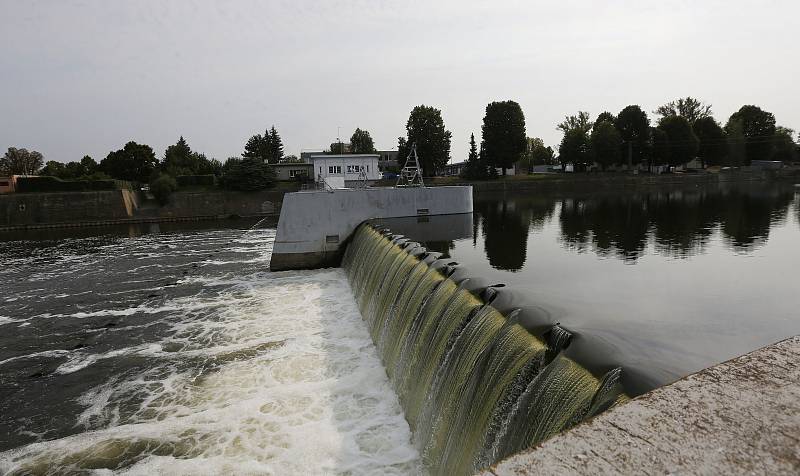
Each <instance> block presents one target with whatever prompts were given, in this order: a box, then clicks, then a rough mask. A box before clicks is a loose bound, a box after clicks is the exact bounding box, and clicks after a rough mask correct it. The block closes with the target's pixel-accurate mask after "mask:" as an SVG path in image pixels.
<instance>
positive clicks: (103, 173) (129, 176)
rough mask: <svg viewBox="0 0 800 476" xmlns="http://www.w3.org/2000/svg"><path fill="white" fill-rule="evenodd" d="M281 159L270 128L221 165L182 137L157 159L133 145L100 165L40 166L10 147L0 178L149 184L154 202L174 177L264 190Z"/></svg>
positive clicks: (0, 163)
mask: <svg viewBox="0 0 800 476" xmlns="http://www.w3.org/2000/svg"><path fill="white" fill-rule="evenodd" d="M292 158H293V157H289V158H287V159H289V160H292ZM282 159H284V156H283V143H282V141H281V137H280V135H279V134H278V131H277V130H276V129H275V126H272V127H271V128H269V129H267V130H266V132H265V133H264V134H263V135H262V134H255V135H253V136H251V137H250V138H249V139H248V140H247V142H246V143H245V146H244V151H243V152H242V155H241V157H230V158H228V159H227V160H226V161H225V162H224V163H223V162H220V161H219V160H217V159H213V158H211V159H209V158H208V157H206V155H205V154H203V153H200V152H196V151H194V150H192V148H191V147H190V146H189V144H188V142H187V141H186V139H184V138H183V136H181V137H180V138H179V139H178V141H177V142H176V143H175V144H173V145H170V146H169V147H167V148H166V150H165V151H164V155H163V157H162V158H161V159H160V160H159V159H158V158H157V157H156V154H155V152H154V151H153V148H152V147H150V146H149V145H147V144H140V143H137V142H135V141H129V142H128V143H126V144H125V145H124V146H123V147H122V148H121V149H118V150H114V151H111V152H109V153H108V155H106V157H105V158H104V159H102V160H101V161H100V162H99V163H98V162H97V161H95V160H94V159H93V158H92V157H90V156H88V155H87V156H84V157H83V158H82V159H81V160H80V161H73V162H68V163H62V162H57V161H54V160H51V161H47V162H46V163H45V162H44V157H43V156H42V154H41V153H39V152H37V151H28V150H27V149H17V148H14V147H10V148H9V149H8V151H7V152H6V153H5V155H4V156H3V157H2V158H0V175H33V174H39V175H48V176H53V177H57V178H60V179H62V180H102V179H117V180H127V181H131V182H136V183H142V184H144V183H149V184H150V189H151V191H152V192H153V193H154V195H156V198H158V199H159V200H161V201H165V200H166V197H168V196H169V194H170V193H171V192H172V191H174V190H176V189H177V187H178V184H177V180H176V178H178V177H181V176H214V177H215V180H216V181H218V182H219V184H220V185H221V186H222V187H224V188H228V189H232V190H243V191H250V190H261V189H265V188H269V187H271V186H272V185H273V184H274V181H275V172H274V171H273V170H272V168H271V167H269V164H275V163H278V162H280V161H281V160H282ZM294 160H297V159H296V157H294Z"/></svg>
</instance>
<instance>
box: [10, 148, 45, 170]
mask: <svg viewBox="0 0 800 476" xmlns="http://www.w3.org/2000/svg"><path fill="white" fill-rule="evenodd" d="M42 165H44V156H42V154H41V153H39V152H36V151H35V150H31V151H29V150H28V149H17V148H15V147H9V148H8V151H7V152H6V153H5V155H4V156H3V157H2V158H0V175H33V174H35V173H36V172H38V171H39V169H41V168H42Z"/></svg>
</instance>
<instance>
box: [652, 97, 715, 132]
mask: <svg viewBox="0 0 800 476" xmlns="http://www.w3.org/2000/svg"><path fill="white" fill-rule="evenodd" d="M653 114H657V115H659V116H661V117H662V118H664V117H669V116H680V117H683V118H685V119H686V120H687V121H689V124H691V125H694V123H695V122H696V121H697V120H698V119H704V118H707V117H711V104H703V102H702V101H699V100H697V99H695V98H693V97H691V96H687V97H685V98H679V99H676V100H674V101H670V102H668V103H666V104H664V105H663V106H659V108H658V109H656V110H655V111H653Z"/></svg>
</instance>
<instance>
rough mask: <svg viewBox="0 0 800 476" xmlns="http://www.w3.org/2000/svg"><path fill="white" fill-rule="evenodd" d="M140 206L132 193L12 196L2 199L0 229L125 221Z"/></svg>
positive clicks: (123, 191)
mask: <svg viewBox="0 0 800 476" xmlns="http://www.w3.org/2000/svg"><path fill="white" fill-rule="evenodd" d="M137 206H138V201H137V198H136V194H135V193H133V192H131V191H130V190H108V191H98V192H64V193H10V194H5V195H2V196H0V226H13V225H34V224H43V223H80V222H90V221H98V220H115V219H124V218H130V217H132V216H133V214H134V212H135V210H136V208H137Z"/></svg>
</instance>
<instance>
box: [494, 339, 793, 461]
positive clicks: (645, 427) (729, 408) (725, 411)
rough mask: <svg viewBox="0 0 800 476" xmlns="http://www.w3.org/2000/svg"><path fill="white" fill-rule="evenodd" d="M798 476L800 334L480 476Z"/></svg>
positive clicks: (616, 410)
mask: <svg viewBox="0 0 800 476" xmlns="http://www.w3.org/2000/svg"><path fill="white" fill-rule="evenodd" d="M533 474H537V475H539V474H558V475H563V474H585V475H596V474H770V475H772V474H792V475H795V474H800V336H795V337H793V338H790V339H787V340H784V341H781V342H779V343H777V344H773V345H770V346H768V347H764V348H762V349H759V350H756V351H754V352H751V353H749V354H746V355H743V356H741V357H738V358H736V359H733V360H730V361H728V362H724V363H722V364H719V365H716V366H714V367H710V368H708V369H706V370H703V371H701V372H698V373H696V374H693V375H690V376H688V377H686V378H684V379H682V380H679V381H677V382H675V383H673V384H670V385H667V386H665V387H662V388H659V389H656V390H654V391H652V392H650V393H647V394H645V395H642V396H640V397H638V398H636V399H634V400H632V401H631V402H629V403H626V404H624V405H621V406H619V407H617V408H614V409H612V410H610V411H607V412H605V413H603V414H601V415H599V416H597V417H595V418H594V419H592V420H589V421H587V422H584V423H582V424H580V425H578V426H577V427H575V428H573V429H572V430H570V431H567V432H565V433H562V434H561V435H558V436H556V437H554V438H551V439H550V440H547V441H545V442H543V443H542V444H540V445H539V446H537V447H534V448H532V449H530V450H528V451H526V452H523V453H520V454H517V455H514V456H512V457H510V458H508V459H506V460H504V461H502V462H500V463H498V464H497V465H496V466H494V467H492V468H489V469H487V470H485V471H484V472H483V476H504V475H533Z"/></svg>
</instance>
